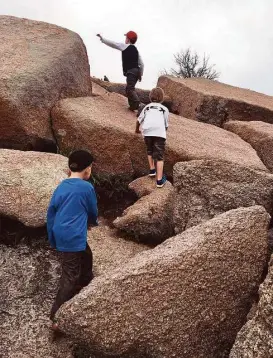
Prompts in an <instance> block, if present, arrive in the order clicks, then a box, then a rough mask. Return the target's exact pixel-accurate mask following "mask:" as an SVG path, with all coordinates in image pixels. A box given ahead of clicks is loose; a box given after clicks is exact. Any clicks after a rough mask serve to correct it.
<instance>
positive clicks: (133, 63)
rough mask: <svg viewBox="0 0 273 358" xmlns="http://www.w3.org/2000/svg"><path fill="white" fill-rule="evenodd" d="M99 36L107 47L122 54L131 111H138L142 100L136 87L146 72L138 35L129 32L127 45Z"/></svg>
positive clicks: (126, 40)
mask: <svg viewBox="0 0 273 358" xmlns="http://www.w3.org/2000/svg"><path fill="white" fill-rule="evenodd" d="M97 36H98V37H99V38H100V39H101V42H102V43H104V44H105V45H107V46H109V47H112V48H114V49H116V50H119V51H121V52H122V67H123V74H124V76H126V78H127V86H126V94H127V97H128V103H129V109H130V110H131V111H134V110H137V109H138V108H139V105H140V100H139V98H138V95H137V93H136V89H135V86H136V83H137V81H141V79H142V76H143V71H144V64H143V61H142V58H141V56H140V54H139V52H138V50H137V48H136V46H135V43H136V41H137V34H136V33H135V32H134V31H129V32H127V34H125V36H126V39H125V43H119V42H114V41H110V40H107V39H105V38H104V37H102V36H101V35H100V34H98V35H97Z"/></svg>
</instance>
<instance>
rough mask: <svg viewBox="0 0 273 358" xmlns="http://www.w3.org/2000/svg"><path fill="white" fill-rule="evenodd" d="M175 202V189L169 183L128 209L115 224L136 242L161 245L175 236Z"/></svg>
mask: <svg viewBox="0 0 273 358" xmlns="http://www.w3.org/2000/svg"><path fill="white" fill-rule="evenodd" d="M173 202H174V189H173V186H172V184H171V183H170V182H167V183H166V184H165V186H164V187H163V188H156V189H155V190H153V191H152V192H151V193H150V194H149V195H145V196H144V197H142V198H141V199H139V200H138V201H137V202H136V203H135V204H133V205H132V206H130V207H129V208H127V209H126V210H125V211H124V212H123V214H122V216H121V217H118V218H117V219H116V220H115V221H114V222H113V224H114V226H115V227H116V228H118V229H120V230H122V231H125V232H126V233H127V234H129V235H131V236H133V237H134V238H135V239H136V240H140V241H143V242H145V243H149V244H158V243H161V242H162V241H164V240H166V239H167V238H169V237H171V236H172V235H173V234H174V224H173Z"/></svg>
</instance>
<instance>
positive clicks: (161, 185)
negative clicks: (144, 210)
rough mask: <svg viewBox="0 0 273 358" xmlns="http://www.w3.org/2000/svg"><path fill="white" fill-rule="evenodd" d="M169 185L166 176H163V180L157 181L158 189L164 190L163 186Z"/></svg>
mask: <svg viewBox="0 0 273 358" xmlns="http://www.w3.org/2000/svg"><path fill="white" fill-rule="evenodd" d="M166 183H167V178H166V177H165V175H163V177H162V179H161V180H157V181H156V186H157V187H158V188H163V186H164V185H165V184H166Z"/></svg>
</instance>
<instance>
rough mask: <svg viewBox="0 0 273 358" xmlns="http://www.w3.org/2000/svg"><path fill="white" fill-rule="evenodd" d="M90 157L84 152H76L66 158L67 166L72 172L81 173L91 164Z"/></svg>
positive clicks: (91, 159)
mask: <svg viewBox="0 0 273 358" xmlns="http://www.w3.org/2000/svg"><path fill="white" fill-rule="evenodd" d="M93 160H94V159H93V157H92V155H91V154H90V153H89V152H87V151H86V150H76V151H75V152H73V153H71V154H70V156H69V158H68V166H69V169H70V170H71V171H72V172H82V171H83V170H84V169H86V168H87V167H89V166H90V165H91V164H92V163H93Z"/></svg>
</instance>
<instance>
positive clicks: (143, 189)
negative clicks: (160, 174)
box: [129, 175, 157, 198]
mask: <svg viewBox="0 0 273 358" xmlns="http://www.w3.org/2000/svg"><path fill="white" fill-rule="evenodd" d="M129 189H131V190H133V192H134V193H135V194H136V195H137V197H138V198H142V197H143V196H145V195H149V194H151V193H152V192H153V191H154V190H156V189H157V188H156V180H155V178H150V177H149V176H148V175H146V176H145V177H140V178H137V179H135V180H134V181H132V182H131V183H130V184H129Z"/></svg>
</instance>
